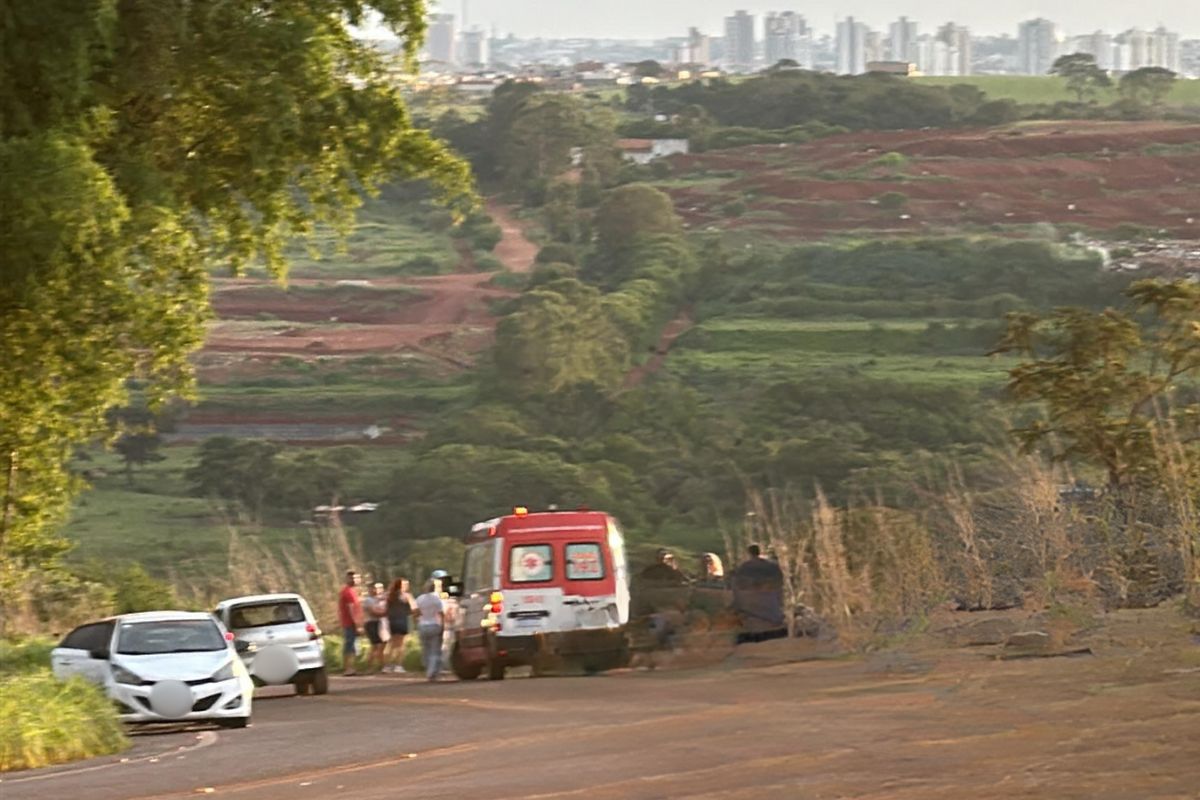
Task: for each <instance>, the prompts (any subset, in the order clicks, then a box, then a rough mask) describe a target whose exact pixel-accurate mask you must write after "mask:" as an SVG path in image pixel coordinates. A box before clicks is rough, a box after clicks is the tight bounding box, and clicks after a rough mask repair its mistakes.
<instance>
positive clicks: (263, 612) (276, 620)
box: [229, 600, 304, 630]
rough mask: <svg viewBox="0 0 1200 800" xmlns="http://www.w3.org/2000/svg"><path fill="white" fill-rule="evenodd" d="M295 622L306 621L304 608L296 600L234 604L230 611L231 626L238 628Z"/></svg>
mask: <svg viewBox="0 0 1200 800" xmlns="http://www.w3.org/2000/svg"><path fill="white" fill-rule="evenodd" d="M295 622H304V609H302V608H301V607H300V604H299V603H298V602H296V601H295V600H280V601H278V602H275V603H255V604H254V605H245V606H234V607H233V609H231V610H230V612H229V627H230V628H234V629H236V630H243V629H245V628H262V627H266V626H267V625H290V624H292V623H295Z"/></svg>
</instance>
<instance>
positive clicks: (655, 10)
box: [437, 0, 1200, 39]
mask: <svg viewBox="0 0 1200 800" xmlns="http://www.w3.org/2000/svg"><path fill="white" fill-rule="evenodd" d="M468 4H469V5H468V20H469V23H470V24H471V25H472V26H474V25H480V26H484V27H490V26H491V25H493V24H495V25H496V27H497V28H498V29H499V30H500V32H501V33H507V32H512V33H515V34H516V35H518V36H525V37H530V36H549V37H567V36H588V37H595V38H605V37H612V38H627V39H638V38H657V37H661V36H677V35H683V34H684V33H686V32H687V29H688V26H690V25H694V26H696V27H698V28H700V29H701V30H703V31H704V32H706V33H711V34H719V33H721V30H722V25H723V23H722V19H723V18H724V17H725V16H727V15H729V14H731V13H733V10H734V9H739V8H741V9H745V10H747V11H749V12H751V13H753V14H756V15H760V16H761V15H762V14H763V12H766V11H796V12H798V13H800V14H803V15H805V16H806V17H807V18H808V21H809V24H810V25H811V26H813V27H815V28H816V29H817V31H818V32H821V33H832V32H833V30H834V20H835V19H837V18H840V17H844V16H847V15H853V16H855V17H856V18H858V19H860V20H862V21H863V22H866V23H867V24H868V25H870V26H871V27H872V28H875V29H882V30H884V31H886V30H887V23H888V22H890V21H892V20H894V19H895V18H896V17H898V16H900V15H901V14H905V15H907V16H908V17H909V18H910V19H915V20H917V22H919V23H921V27H922V29H924V30H928V29H930V28H932V27H933V26H935V25H940V24H941V23H943V22H947V21H951V20H952V21H954V22H957V23H959V24H960V25H968V26H970V27H971V28H972V29H973V30H974V31H976V32H978V33H982V34H988V33H1010V34H1013V35H1015V34H1016V29H1017V23H1018V22H1019V21H1021V20H1023V19H1032V18H1034V17H1039V16H1041V17H1046V18H1047V19H1050V20H1053V21H1054V22H1056V23H1057V24H1058V25H1059V27H1060V28H1061V29H1062V30H1063V31H1064V32H1065V33H1070V34H1078V33H1087V32H1090V31H1093V30H1096V29H1103V30H1107V31H1110V32H1113V33H1116V32H1119V31H1122V30H1125V29H1127V28H1132V27H1141V28H1154V27H1157V26H1158V25H1159V24H1160V23H1162V24H1164V25H1166V26H1167V27H1168V28H1169V29H1171V30H1175V31H1178V32H1179V33H1181V34H1183V35H1184V37H1185V38H1200V0H1089V1H1088V2H1081V1H1080V0H1014V1H1013V2H997V1H996V0H957V2H956V1H955V0H834V2H822V3H816V2H803V1H802V0H468ZM437 6H438V9H439V10H442V11H445V12H448V13H452V14H455V15H458V16H460V18H461V14H462V0H439V1H438V2H437ZM759 25H760V26H761V23H759ZM759 31H760V32H759V35H760V36H761V35H762V34H761V27H759ZM930 32H932V31H930Z"/></svg>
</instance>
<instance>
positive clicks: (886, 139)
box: [668, 122, 1200, 238]
mask: <svg viewBox="0 0 1200 800" xmlns="http://www.w3.org/2000/svg"><path fill="white" fill-rule="evenodd" d="M671 165H672V171H673V173H674V175H675V176H676V177H685V176H687V177H694V178H697V179H700V180H702V181H703V182H701V183H697V184H695V185H692V186H688V185H686V184H685V185H683V186H680V185H678V183H676V184H675V185H674V186H672V187H671V188H669V189H668V191H669V192H670V194H671V195H672V197H673V198H674V200H675V203H676V206H677V208H678V209H679V211H680V214H681V215H682V216H683V217H684V219H685V220H686V221H687V222H688V224H689V225H691V226H693V227H696V226H716V227H721V228H731V229H738V228H753V229H755V230H762V231H764V232H769V233H771V234H773V235H777V236H781V237H787V236H797V237H806V236H812V235H820V234H822V233H826V232H835V231H844V230H877V231H897V232H904V231H909V232H919V231H921V230H922V229H931V230H937V229H947V228H955V227H962V226H972V225H976V226H979V225H994V224H1030V223H1039V222H1047V223H1053V224H1071V225H1079V226H1082V227H1085V228H1092V229H1101V230H1103V229H1111V228H1115V227H1117V226H1119V225H1122V224H1126V223H1128V224H1134V225H1139V226H1144V227H1147V228H1153V229H1155V230H1160V229H1161V230H1165V231H1167V232H1168V233H1170V234H1171V235H1173V236H1176V237H1179V238H1197V237H1200V125H1179V124H1170V123H1150V122H1137V123H1095V122H1086V123H1068V122H1056V123H1050V124H1045V125H1035V126H1031V125H1025V126H1019V127H1014V128H1009V129H986V130H961V131H947V130H938V131H893V132H859V133H852V134H845V135H841V136H832V137H829V138H826V139H821V140H818V141H815V142H811V143H808V144H798V145H786V146H780V145H754V146H749V147H741V148H736V149H733V150H724V151H716V152H712V153H700V154H693V155H688V156H680V157H676V158H674V159H672V161H671ZM709 176H715V177H718V178H719V177H728V180H724V181H716V182H714V181H712V180H710V179H708V178H709ZM888 194H891V195H892V197H891V198H890V200H891V202H890V203H889V202H887V201H886V200H883V201H881V197H882V196H883V195H888ZM734 199H740V200H742V202H743V203H745V205H746V208H747V213H746V214H745V215H739V216H737V217H732V218H731V217H730V216H728V215H727V213H726V210H727V209H726V206H727V204H728V203H729V202H730V201H731V200H734Z"/></svg>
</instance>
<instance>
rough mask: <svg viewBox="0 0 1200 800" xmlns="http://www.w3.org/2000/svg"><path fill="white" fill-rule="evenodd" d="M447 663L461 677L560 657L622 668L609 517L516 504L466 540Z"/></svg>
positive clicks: (618, 586)
mask: <svg viewBox="0 0 1200 800" xmlns="http://www.w3.org/2000/svg"><path fill="white" fill-rule="evenodd" d="M466 543H467V552H466V557H465V559H464V562H463V571H462V580H461V587H456V588H460V589H461V598H460V601H459V614H458V622H457V627H456V632H455V640H454V647H453V650H452V652H451V665H452V666H453V668H454V672H455V674H456V675H458V677H459V678H462V679H464V680H470V679H473V678H477V677H478V676H479V675H480V674H482V673H484V672H486V673H487V675H488V677H490V678H492V679H493V680H498V679H501V678H503V677H504V671H505V670H506V669H507V668H508V667H511V666H517V665H524V664H528V665H532V666H533V667H534V669H535V672H536V671H537V670H538V669H539V668H540V667H542V666H544V665H546V664H549V663H558V662H560V661H566V662H567V663H574V664H577V665H578V666H580V667H582V668H583V669H585V670H587V671H595V670H601V669H609V668H612V667H615V666H619V665H621V664H622V663H624V661H625V659H626V658H627V653H628V648H627V644H626V639H625V633H626V626H627V625H628V623H629V571H628V568H627V566H626V563H625V540H624V537H623V536H622V534H621V529H620V527H619V526H618V524H617V521H616V519H614V518H613V517H611V516H609V515H608V514H605V513H603V512H600V511H589V510H578V511H541V512H530V511H528V510H527V509H525V508H516V509H515V510H514V511H513V513H512V514H509V515H507V516H503V517H496V518H495V519H489V520H487V521H485V522H480V523H478V524H476V525H474V526H472V528H471V532H470V533H469V534H468V535H467V538H466Z"/></svg>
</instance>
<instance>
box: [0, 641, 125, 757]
mask: <svg viewBox="0 0 1200 800" xmlns="http://www.w3.org/2000/svg"><path fill="white" fill-rule="evenodd" d="M53 647H54V642H53V641H52V640H50V639H46V638H42V637H29V638H25V639H19V640H7V639H0V719H3V720H4V724H3V725H0V772H9V771H12V770H19V769H32V768H34V767H45V766H49V765H51V764H59V763H62V762H65V761H73V760H76V759H80V758H91V757H94V756H102V755H109V754H112V753H119V752H120V751H122V750H124V749H125V748H126V747H128V746H129V740H128V738H127V737H126V736H125V731H124V729H123V727H122V726H121V723H120V720H118V719H117V712H116V709H115V708H113V705H112V703H111V702H110V701H109V699H108V698H107V697H106V696H105V694H104V691H103V690H102V689H98V688H97V687H95V686H93V685H91V684H89V683H87V682H86V681H83V680H81V679H75V680H71V681H68V682H65V683H64V682H62V681H59V680H57V679H55V678H54V677H53V676H52V675H51V674H50V650H51V649H52V648H53Z"/></svg>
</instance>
